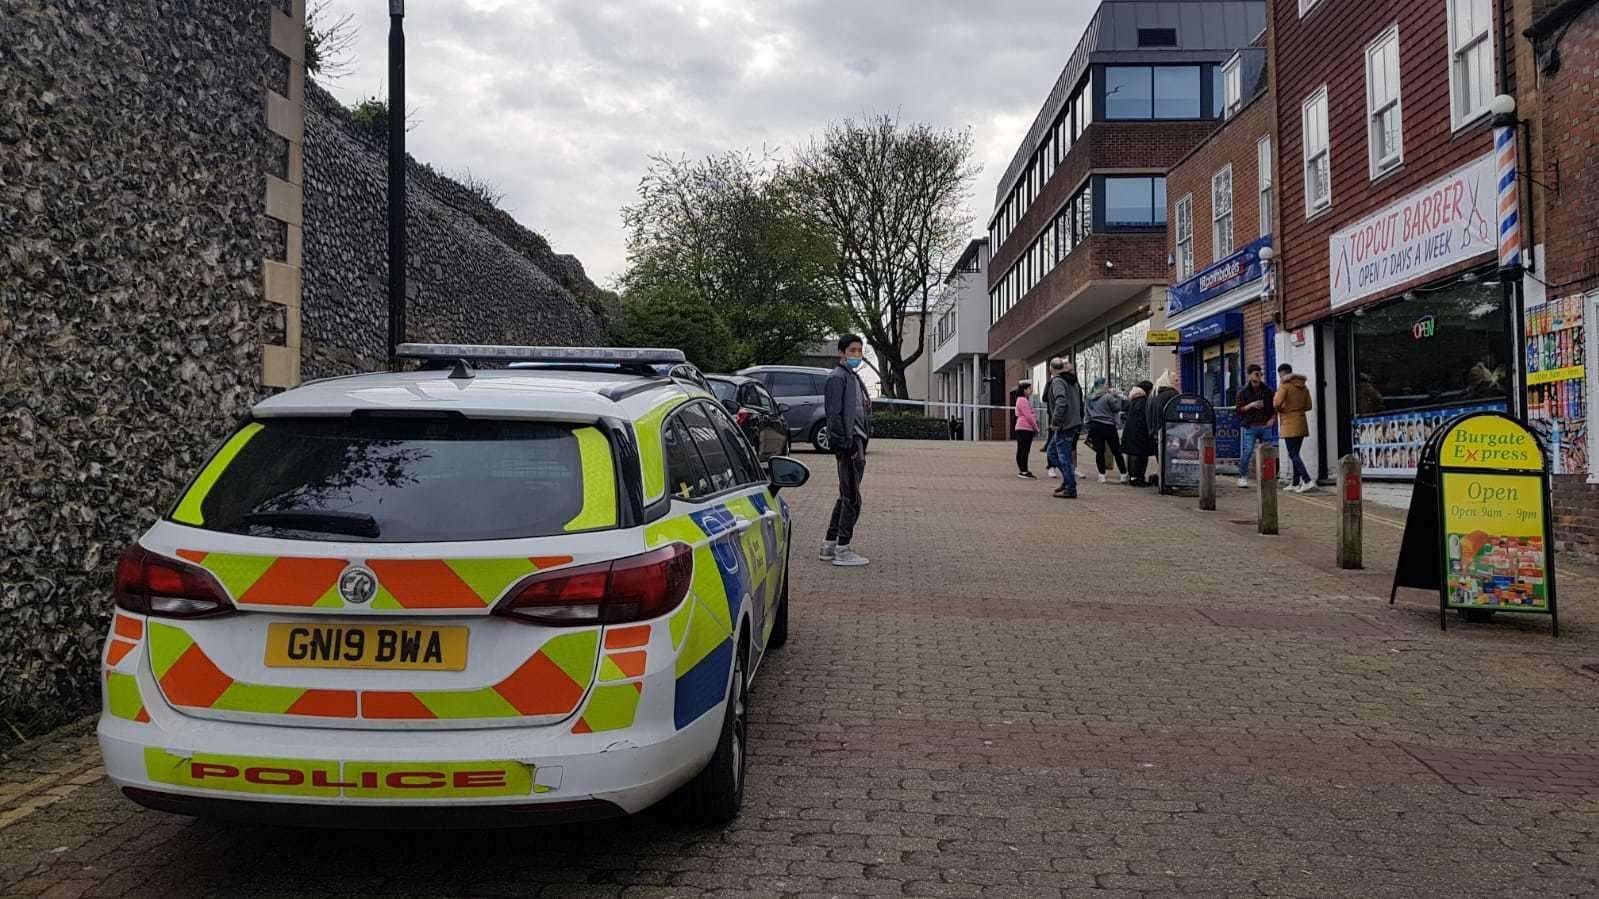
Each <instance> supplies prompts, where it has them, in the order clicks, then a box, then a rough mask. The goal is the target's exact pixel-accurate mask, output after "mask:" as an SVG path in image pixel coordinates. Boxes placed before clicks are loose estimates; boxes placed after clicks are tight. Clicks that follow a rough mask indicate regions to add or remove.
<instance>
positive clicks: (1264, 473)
mask: <svg viewBox="0 0 1599 899" xmlns="http://www.w3.org/2000/svg"><path fill="white" fill-rule="evenodd" d="M1255 483H1257V484H1259V485H1260V486H1259V488H1258V489H1257V490H1256V495H1257V496H1258V497H1259V498H1260V512H1259V519H1258V526H1257V527H1256V530H1258V531H1259V532H1260V533H1262V534H1275V533H1277V447H1276V446H1267V445H1266V444H1264V443H1262V444H1260V445H1259V446H1257V447H1256V449H1255Z"/></svg>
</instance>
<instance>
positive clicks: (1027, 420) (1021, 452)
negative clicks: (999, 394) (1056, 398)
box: [1015, 381, 1038, 481]
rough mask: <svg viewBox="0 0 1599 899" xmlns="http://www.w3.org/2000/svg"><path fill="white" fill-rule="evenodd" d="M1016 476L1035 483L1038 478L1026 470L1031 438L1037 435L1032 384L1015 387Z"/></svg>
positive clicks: (1031, 442) (1029, 382)
mask: <svg viewBox="0 0 1599 899" xmlns="http://www.w3.org/2000/svg"><path fill="white" fill-rule="evenodd" d="M1015 431H1016V476H1017V477H1018V478H1021V479H1023V480H1027V481H1036V480H1038V476H1037V475H1035V474H1033V473H1032V472H1031V471H1029V470H1028V469H1027V454H1028V453H1029V452H1031V451H1032V449H1033V437H1034V436H1036V435H1037V434H1038V414H1037V413H1036V412H1034V411H1033V382H1032V381H1023V382H1021V383H1020V384H1018V385H1016V429H1015Z"/></svg>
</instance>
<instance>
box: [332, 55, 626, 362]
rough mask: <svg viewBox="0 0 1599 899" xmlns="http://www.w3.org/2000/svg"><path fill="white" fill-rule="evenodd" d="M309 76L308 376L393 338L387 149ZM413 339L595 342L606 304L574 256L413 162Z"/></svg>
mask: <svg viewBox="0 0 1599 899" xmlns="http://www.w3.org/2000/svg"><path fill="white" fill-rule="evenodd" d="M380 137H381V136H380V135H372V134H369V133H368V132H367V131H366V130H365V129H364V128H363V127H362V126H361V125H359V124H358V123H357V122H356V121H355V119H354V118H353V117H352V116H351V114H350V113H349V111H348V110H346V109H345V108H344V107H343V106H342V105H340V104H339V102H338V101H337V100H336V99H334V98H333V97H332V96H331V95H330V94H328V93H327V92H326V91H324V90H322V89H321V88H319V87H317V86H316V85H314V84H308V85H307V86H306V109H305V261H304V269H303V272H302V276H301V277H302V280H301V291H302V298H301V328H302V329H303V330H302V336H301V362H300V367H301V376H302V377H305V378H316V377H324V376H329V375H337V374H345V373H348V372H352V371H360V370H364V369H372V368H378V367H381V366H382V365H383V364H384V360H385V357H386V355H387V346H388V343H387V341H388V219H387V215H386V212H385V209H386V204H387V190H388V188H387V184H388V175H387V172H388V162H387V160H388V154H387V149H386V145H384V144H381V143H380V142H379V138H380ZM408 163H409V164H408V167H407V196H406V241H407V259H406V280H407V296H408V299H407V304H406V330H407V339H409V340H413V341H435V342H441V343H510V344H560V345H574V346H592V345H595V344H597V343H601V342H602V341H603V340H604V333H603V329H602V327H601V325H600V321H599V319H598V318H597V317H596V312H597V310H599V309H601V308H603V304H604V303H606V302H608V298H607V296H606V294H605V293H604V292H603V291H601V290H599V288H597V287H596V286H595V285H594V284H593V282H591V281H590V280H589V279H588V277H587V275H586V274H584V271H583V266H582V264H581V263H579V262H578V261H577V259H576V258H574V257H572V256H560V255H557V254H555V253H554V252H552V251H551V249H550V245H549V243H548V242H546V241H545V239H544V238H543V237H541V236H539V235H538V234H535V233H534V232H532V231H529V230H528V229H526V228H524V227H522V226H521V225H520V224H518V223H517V222H516V221H515V220H514V219H512V218H511V217H510V216H509V215H507V214H506V213H504V212H502V211H500V210H498V209H495V208H494V207H492V206H490V205H488V204H486V203H484V202H483V201H482V200H480V199H479V198H478V197H476V196H475V195H473V194H472V193H471V192H470V191H468V190H467V189H466V188H465V187H463V186H461V185H460V184H458V183H456V182H455V181H452V180H450V179H448V178H445V177H443V176H441V175H439V174H438V173H436V172H435V171H433V170H432V169H431V168H429V167H427V166H424V165H420V164H418V163H417V162H416V161H415V160H408Z"/></svg>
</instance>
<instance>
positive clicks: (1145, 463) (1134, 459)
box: [1127, 456, 1149, 483]
mask: <svg viewBox="0 0 1599 899" xmlns="http://www.w3.org/2000/svg"><path fill="white" fill-rule="evenodd" d="M1148 472H1149V457H1148V456H1128V457H1127V476H1128V477H1129V478H1131V479H1132V480H1133V483H1142V482H1143V481H1144V476H1145V475H1146V474H1147V473H1148Z"/></svg>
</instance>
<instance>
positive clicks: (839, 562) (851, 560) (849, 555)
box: [833, 546, 872, 568]
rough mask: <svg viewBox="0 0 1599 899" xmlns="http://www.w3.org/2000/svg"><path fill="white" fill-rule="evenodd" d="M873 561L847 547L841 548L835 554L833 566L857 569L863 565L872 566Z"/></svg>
mask: <svg viewBox="0 0 1599 899" xmlns="http://www.w3.org/2000/svg"><path fill="white" fill-rule="evenodd" d="M871 561H872V560H871V559H868V558H866V557H865V556H863V555H861V554H860V553H858V552H856V551H855V550H853V549H850V548H849V547H847V546H840V547H838V549H837V550H836V551H835V552H834V553H833V564H834V565H836V566H838V567H839V568H856V567H859V566H861V565H867V564H870V563H871Z"/></svg>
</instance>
